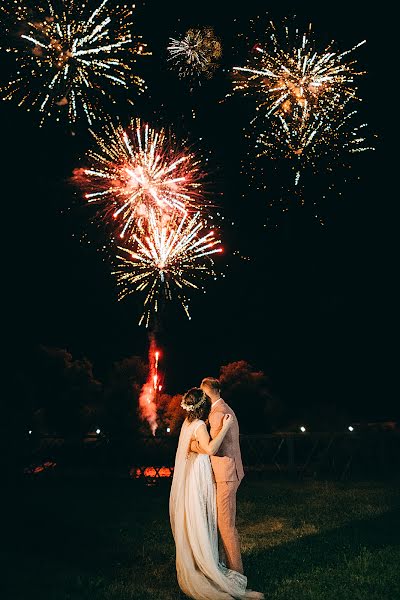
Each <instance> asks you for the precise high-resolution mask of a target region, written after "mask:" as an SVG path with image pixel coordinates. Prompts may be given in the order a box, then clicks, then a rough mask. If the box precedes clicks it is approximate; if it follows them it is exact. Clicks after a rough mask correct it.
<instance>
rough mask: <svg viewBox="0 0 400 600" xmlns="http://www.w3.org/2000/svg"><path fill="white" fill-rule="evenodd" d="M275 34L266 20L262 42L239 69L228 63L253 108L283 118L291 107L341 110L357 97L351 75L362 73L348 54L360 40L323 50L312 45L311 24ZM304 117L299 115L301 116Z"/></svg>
mask: <svg viewBox="0 0 400 600" xmlns="http://www.w3.org/2000/svg"><path fill="white" fill-rule="evenodd" d="M284 31H285V35H284V37H283V41H281V38H282V36H280V35H279V34H278V31H277V30H276V28H275V25H274V24H273V23H272V22H271V23H270V29H269V31H267V33H266V37H267V38H268V41H267V43H266V44H258V43H257V44H256V45H255V46H254V47H253V51H252V52H251V53H250V56H249V58H248V60H247V65H246V66H244V67H240V66H236V67H233V72H234V90H238V91H241V92H243V93H244V94H252V95H254V96H255V97H256V100H257V106H256V110H257V111H261V113H262V114H263V115H266V116H268V117H269V116H272V115H278V116H279V115H281V116H283V117H284V116H285V115H287V114H290V113H292V112H293V111H294V110H297V111H299V110H301V111H303V113H304V115H306V114H309V113H310V112H311V111H318V113H320V114H321V113H325V114H326V113H327V112H332V111H333V112H337V111H340V110H342V108H343V103H346V102H347V101H348V99H349V97H351V98H354V97H355V95H356V88H355V80H356V76H358V75H361V74H362V73H361V72H359V71H357V70H356V68H355V61H347V56H348V54H350V53H351V52H353V51H354V50H355V49H356V48H358V47H360V46H361V45H363V44H365V40H364V41H362V42H360V43H358V44H356V45H355V46H354V47H353V48H351V49H350V50H346V51H345V52H339V51H337V50H335V49H334V42H331V44H330V45H329V46H327V47H326V48H325V49H324V50H323V51H322V52H319V51H318V50H317V49H316V44H315V41H314V39H313V36H312V30H311V24H310V25H309V28H308V31H307V32H305V33H303V34H301V33H300V32H299V30H298V29H297V28H296V30H295V33H294V35H291V32H290V30H289V28H288V27H285V28H284ZM304 115H303V119H304V118H305V116H304Z"/></svg>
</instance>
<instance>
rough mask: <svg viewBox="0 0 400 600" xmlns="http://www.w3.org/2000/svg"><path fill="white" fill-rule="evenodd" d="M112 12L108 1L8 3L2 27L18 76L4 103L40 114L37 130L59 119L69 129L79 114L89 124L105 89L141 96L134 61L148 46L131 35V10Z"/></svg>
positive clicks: (3, 92)
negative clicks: (134, 90) (130, 90)
mask: <svg viewBox="0 0 400 600" xmlns="http://www.w3.org/2000/svg"><path fill="white" fill-rule="evenodd" d="M113 6H114V7H113V8H111V7H109V5H108V0H102V1H100V0H89V1H88V2H87V3H85V2H83V3H79V2H78V1H77V0H37V2H36V4H35V5H33V3H29V5H28V3H25V2H19V1H17V0H13V1H11V0H7V4H6V7H4V6H3V7H2V11H3V16H4V23H3V27H4V29H5V32H6V34H7V35H8V36H9V37H10V39H11V42H10V45H9V47H8V48H7V51H8V52H13V53H15V55H16V60H17V65H18V71H17V74H16V76H15V78H14V79H12V80H11V81H10V82H9V83H8V84H7V85H5V86H4V87H3V88H2V89H1V96H2V97H3V99H5V100H16V101H17V102H18V104H19V105H24V106H25V107H27V108H28V109H29V110H30V109H31V108H36V109H38V110H39V113H40V116H41V124H43V122H44V121H45V120H46V118H48V117H52V116H55V118H56V119H57V120H58V119H59V118H60V116H62V115H63V114H66V115H67V118H68V120H69V121H70V122H71V123H74V122H76V121H77V120H78V118H79V117H80V116H81V114H83V115H85V117H86V119H87V120H88V122H89V124H92V121H93V120H94V119H95V117H96V114H98V110H99V106H98V98H99V97H100V96H110V95H111V93H107V91H106V90H107V89H111V88H112V87H113V86H114V87H115V86H117V87H121V88H122V87H127V86H130V87H136V88H137V90H138V91H143V89H144V88H145V85H144V81H143V80H142V79H141V78H140V77H138V76H137V75H135V74H132V61H133V60H134V59H135V57H136V56H137V55H139V54H145V53H146V45H145V44H144V43H143V42H142V41H141V40H140V38H139V36H138V37H136V38H133V36H132V34H131V29H132V26H133V21H132V14H133V12H132V9H131V8H129V7H127V6H125V5H123V6H118V5H117V6H116V5H115V4H114V5H113Z"/></svg>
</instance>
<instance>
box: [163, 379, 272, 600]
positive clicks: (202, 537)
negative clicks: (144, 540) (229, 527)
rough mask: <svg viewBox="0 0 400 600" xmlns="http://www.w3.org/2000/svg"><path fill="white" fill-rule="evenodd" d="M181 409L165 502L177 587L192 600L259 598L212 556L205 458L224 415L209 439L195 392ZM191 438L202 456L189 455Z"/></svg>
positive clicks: (213, 510)
mask: <svg viewBox="0 0 400 600" xmlns="http://www.w3.org/2000/svg"><path fill="white" fill-rule="evenodd" d="M181 406H182V408H183V409H184V410H186V411H187V417H186V419H185V421H184V423H183V425H182V429H181V433H180V436H179V443H178V449H177V452H176V459H175V469H174V477H173V480H172V487H171V494H170V503H169V508H170V520H171V528H172V533H173V536H174V540H175V546H176V571H177V576H178V583H179V586H180V588H181V590H182V591H183V592H184V593H185V594H186V595H187V596H189V597H190V598H194V599H195V600H232V599H250V598H254V599H263V598H264V595H263V594H261V593H260V592H253V591H251V590H246V586H247V577H245V576H244V575H242V574H241V573H237V572H236V571H232V570H230V569H227V568H226V566H225V565H224V564H223V563H222V562H220V560H219V555H218V531H217V507H216V492H215V482H214V475H213V472H212V467H211V462H210V458H209V455H213V454H215V453H216V452H217V451H218V449H219V447H220V446H221V444H222V441H223V439H224V437H225V435H226V432H227V431H228V429H229V427H230V426H231V420H232V417H231V415H225V416H224V420H223V425H222V429H221V431H220V432H219V434H218V435H217V436H216V437H215V438H214V439H213V440H211V439H210V436H209V434H208V431H207V428H206V424H205V421H206V420H207V418H208V415H209V413H210V410H211V401H210V398H209V397H208V396H207V395H206V394H205V393H204V392H203V391H202V390H201V389H200V388H192V389H191V390H189V391H188V392H187V393H186V394H185V395H184V397H183V400H182V403H181ZM193 440H197V441H198V442H199V444H200V446H201V447H202V449H203V450H204V451H205V452H206V454H197V453H195V452H191V451H190V444H191V442H192V441H193Z"/></svg>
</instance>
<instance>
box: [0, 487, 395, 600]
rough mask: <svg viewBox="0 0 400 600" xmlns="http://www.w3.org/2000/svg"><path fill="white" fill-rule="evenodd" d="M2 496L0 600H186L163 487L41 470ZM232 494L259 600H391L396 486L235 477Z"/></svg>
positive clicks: (393, 567)
mask: <svg viewBox="0 0 400 600" xmlns="http://www.w3.org/2000/svg"><path fill="white" fill-rule="evenodd" d="M163 483H165V482H163ZM8 500H9V503H8V508H7V510H6V511H5V512H3V516H5V517H6V518H5V523H4V525H3V527H2V535H1V540H2V548H1V556H0V561H1V565H2V570H3V572H4V575H2V577H1V580H0V581H1V583H0V595H1V597H2V598H4V600H32V599H34V600H36V599H38V600H39V599H40V600H86V599H87V600H89V599H90V600H148V599H156V600H158V599H159V600H176V599H179V598H183V597H184V596H183V594H181V593H180V591H179V588H178V586H177V583H176V578H175V563H174V546H173V541H172V537H171V533H170V529H169V521H168V488H167V486H166V485H160V486H159V487H149V488H147V487H142V486H141V485H138V483H137V482H135V481H129V480H115V481H104V482H101V481H96V482H93V481H92V482H91V481H89V480H83V481H71V480H63V481H61V480H58V479H54V480H45V479H43V480H38V481H33V482H26V484H24V485H23V486H22V487H20V488H19V490H18V491H17V492H15V493H14V492H13V493H11V492H9V496H8ZM238 500H239V502H238V528H239V533H240V536H241V541H242V548H243V560H244V565H245V571H246V574H247V575H248V577H249V585H250V587H252V588H253V589H257V590H262V591H264V593H265V594H266V598H267V600H306V599H307V600H350V599H351V600H375V599H376V600H400V486H399V484H398V483H378V482H377V483H373V482H366V483H332V482H329V483H326V482H304V483H289V482H276V481H275V482H271V481H266V482H254V481H250V480H246V479H245V480H244V482H243V483H242V486H241V489H240V490H239V495H238ZM3 510H4V509H3ZM1 586H3V590H1ZM4 587H5V590H4Z"/></svg>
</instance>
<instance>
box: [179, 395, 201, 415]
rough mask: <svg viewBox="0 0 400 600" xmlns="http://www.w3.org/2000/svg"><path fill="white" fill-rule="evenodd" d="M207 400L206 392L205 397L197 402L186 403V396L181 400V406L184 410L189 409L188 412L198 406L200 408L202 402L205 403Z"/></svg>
mask: <svg viewBox="0 0 400 600" xmlns="http://www.w3.org/2000/svg"><path fill="white" fill-rule="evenodd" d="M205 401H206V395H205V394H204V396H203V398H202V399H201V400H199V401H198V402H197V404H186V402H185V400H184V398H183V399H182V402H181V406H182V408H183V409H184V410H187V411H188V412H192V411H193V410H196V408H199V406H201V405H202V404H204V402H205Z"/></svg>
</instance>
